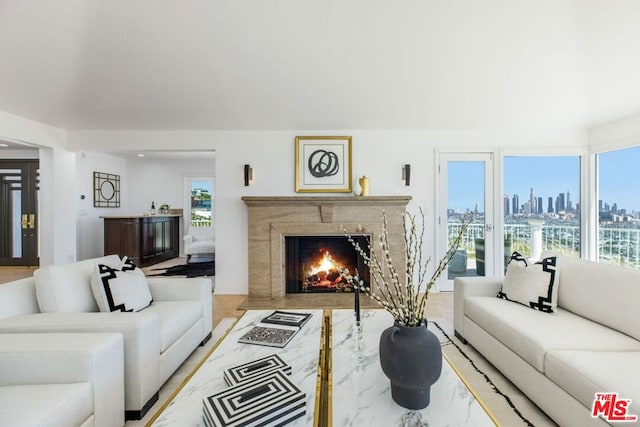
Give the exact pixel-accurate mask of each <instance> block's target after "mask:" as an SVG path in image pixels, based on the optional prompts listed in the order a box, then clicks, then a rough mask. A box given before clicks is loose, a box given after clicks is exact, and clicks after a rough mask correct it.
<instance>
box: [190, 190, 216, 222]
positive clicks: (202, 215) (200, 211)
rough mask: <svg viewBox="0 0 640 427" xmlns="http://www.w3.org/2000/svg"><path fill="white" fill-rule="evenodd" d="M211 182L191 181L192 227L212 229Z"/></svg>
mask: <svg viewBox="0 0 640 427" xmlns="http://www.w3.org/2000/svg"><path fill="white" fill-rule="evenodd" d="M211 187H212V184H211V181H191V227H196V228H200V227H211V226H212V222H211V221H212V215H211V213H212V212H213V210H212V206H211Z"/></svg>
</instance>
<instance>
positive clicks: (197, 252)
mask: <svg viewBox="0 0 640 427" xmlns="http://www.w3.org/2000/svg"><path fill="white" fill-rule="evenodd" d="M214 238H215V237H214V232H213V229H212V228H196V227H193V228H191V230H190V234H187V235H186V236H184V253H185V254H186V255H187V263H188V262H189V261H191V257H193V256H208V257H214V256H215V254H216V244H215V241H214Z"/></svg>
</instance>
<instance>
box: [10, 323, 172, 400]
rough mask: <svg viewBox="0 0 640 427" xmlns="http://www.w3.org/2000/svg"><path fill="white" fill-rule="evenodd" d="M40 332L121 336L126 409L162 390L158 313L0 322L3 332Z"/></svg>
mask: <svg viewBox="0 0 640 427" xmlns="http://www.w3.org/2000/svg"><path fill="white" fill-rule="evenodd" d="M38 332H39V333H53V332H94V333H95V332H116V333H120V334H122V336H123V339H124V371H125V390H126V393H125V408H126V409H127V410H139V409H141V408H142V406H143V405H144V404H145V403H146V402H147V401H148V400H149V399H150V398H151V397H152V396H153V395H154V394H155V393H156V392H157V391H158V389H159V388H160V385H161V384H159V379H158V371H159V365H160V318H159V317H158V315H157V314H155V313H145V312H144V311H142V312H137V313H39V314H24V315H20V316H14V317H9V318H6V319H2V320H0V333H38Z"/></svg>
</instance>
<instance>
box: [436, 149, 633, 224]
mask: <svg viewBox="0 0 640 427" xmlns="http://www.w3.org/2000/svg"><path fill="white" fill-rule="evenodd" d="M598 157H599V160H598V161H599V163H598V168H599V181H600V182H599V195H600V199H601V200H602V201H603V202H605V203H608V204H610V205H611V204H613V203H617V205H618V209H627V210H628V211H629V212H630V211H632V210H636V211H640V192H639V191H638V190H637V189H636V187H635V185H634V184H635V182H637V180H638V175H639V174H640V169H639V168H640V146H638V147H632V148H626V149H623V150H617V151H610V152H607V153H602V154H600V155H599V156H598ZM483 170H484V164H483V163H482V162H449V164H448V166H447V174H448V198H449V206H448V207H449V208H451V209H457V210H461V211H465V210H467V209H470V210H473V209H474V206H475V203H476V202H478V205H479V210H480V211H481V212H482V211H484V172H483ZM532 187H533V191H534V194H535V196H536V197H542V199H543V203H544V211H545V212H546V211H547V204H548V198H549V197H553V200H554V203H555V199H556V197H557V196H558V194H559V193H566V192H567V191H569V192H570V194H571V201H572V204H573V206H574V207H575V204H576V202H579V196H580V191H579V190H580V158H579V157H578V156H551V157H547V156H544V157H541V156H540V157H538V156H536V157H533V156H529V157H520V156H518V157H505V158H504V194H508V195H509V198H510V199H512V197H513V195H514V194H517V195H518V198H519V203H520V205H522V204H524V203H525V202H527V201H528V200H529V193H530V191H531V188H532Z"/></svg>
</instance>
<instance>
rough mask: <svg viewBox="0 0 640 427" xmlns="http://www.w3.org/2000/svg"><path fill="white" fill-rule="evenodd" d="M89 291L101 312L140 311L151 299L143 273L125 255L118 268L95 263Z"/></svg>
mask: <svg viewBox="0 0 640 427" xmlns="http://www.w3.org/2000/svg"><path fill="white" fill-rule="evenodd" d="M91 291H92V292H93V296H94V298H95V299H96V303H97V304H98V308H99V309H100V311H102V312H111V311H140V310H142V309H143V308H145V307H148V306H149V304H151V302H152V301H153V299H152V297H151V292H150V291H149V284H148V283H147V279H146V278H145V276H144V273H143V272H142V271H141V270H140V269H139V268H137V267H136V265H135V264H134V263H133V262H131V260H129V259H128V258H127V257H124V258H123V260H122V264H121V266H120V269H119V270H118V269H115V268H112V267H109V266H108V265H104V264H97V265H96V271H95V273H94V275H93V276H92V277H91Z"/></svg>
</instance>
